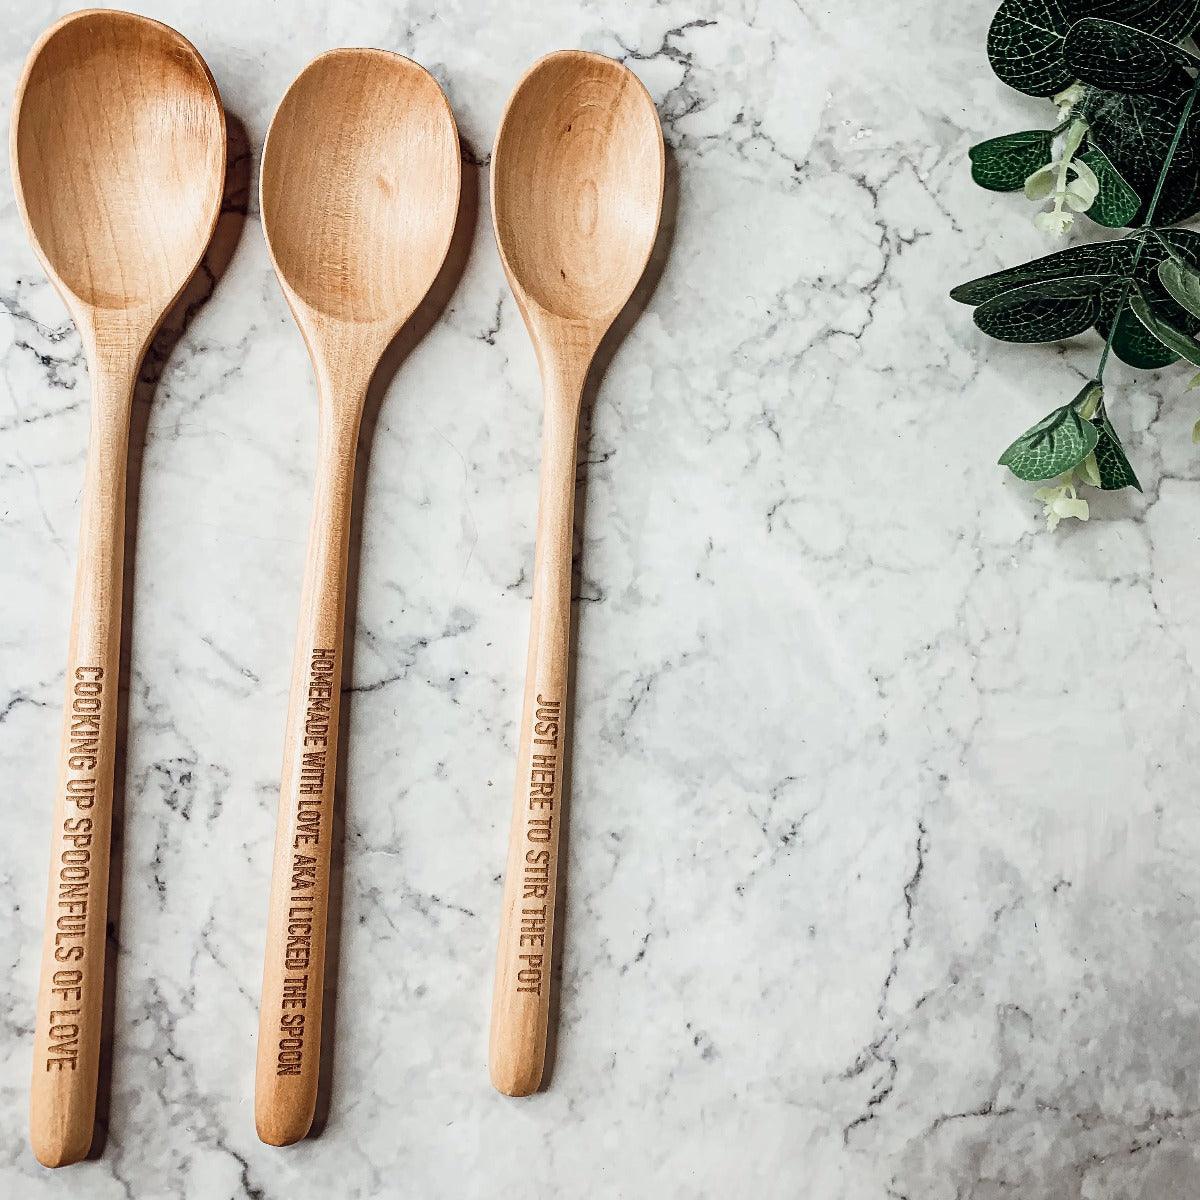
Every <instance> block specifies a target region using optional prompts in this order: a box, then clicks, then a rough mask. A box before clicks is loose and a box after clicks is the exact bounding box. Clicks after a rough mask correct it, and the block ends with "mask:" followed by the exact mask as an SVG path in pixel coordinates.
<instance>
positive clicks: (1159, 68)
mask: <svg viewBox="0 0 1200 1200" xmlns="http://www.w3.org/2000/svg"><path fill="white" fill-rule="evenodd" d="M1063 58H1064V60H1065V61H1066V64H1067V66H1068V67H1069V68H1070V69H1071V71H1072V72H1073V73H1074V75H1075V77H1076V78H1077V79H1079V80H1081V81H1082V82H1083V83H1087V84H1091V85H1092V86H1094V87H1098V88H1107V89H1109V90H1111V91H1115V92H1152V91H1154V90H1155V89H1156V88H1157V87H1159V86H1160V85H1161V84H1163V83H1164V82H1165V81H1167V80H1169V78H1170V76H1171V75H1172V74H1173V73H1174V71H1175V69H1176V68H1178V67H1190V66H1200V61H1198V60H1197V59H1195V58H1193V57H1192V56H1191V55H1190V54H1188V52H1187V51H1186V50H1184V49H1182V48H1181V47H1179V46H1177V45H1175V43H1174V42H1168V41H1167V40H1166V39H1164V38H1160V37H1156V36H1155V35H1154V34H1152V33H1147V32H1146V31H1145V30H1142V29H1134V28H1133V27H1132V26H1130V25H1123V24H1121V23H1120V22H1119V21H1102V20H1098V19H1097V18H1095V17H1085V18H1084V19H1083V20H1081V21H1076V22H1075V24H1074V25H1072V26H1071V28H1070V30H1069V31H1068V33H1067V36H1066V39H1065V40H1064V42H1063Z"/></svg>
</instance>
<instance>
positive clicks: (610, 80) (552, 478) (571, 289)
mask: <svg viewBox="0 0 1200 1200" xmlns="http://www.w3.org/2000/svg"><path fill="white" fill-rule="evenodd" d="M663 176H664V151H663V141H662V129H661V127H660V126H659V122H658V115H657V113H656V112H655V109H654V104H653V102H652V101H651V99H650V97H649V95H648V94H647V92H646V89H645V88H644V87H643V86H642V84H641V82H640V81H639V80H638V78H637V77H636V76H635V75H634V74H633V73H632V72H631V71H629V70H628V69H627V68H625V67H623V66H622V65H621V64H620V63H617V62H614V61H612V60H611V59H608V58H604V57H602V56H601V55H598V54H586V53H583V52H581V51H564V52H560V53H557V54H551V55H549V56H547V57H546V58H543V59H541V60H540V61H539V62H537V63H535V64H534V66H533V67H532V68H531V69H530V70H529V72H528V73H527V74H526V75H525V76H524V78H522V79H521V81H520V82H519V83H518V84H517V87H516V90H515V91H514V92H513V95H512V97H511V99H510V100H509V103H508V107H507V109H506V110H505V113H504V117H503V120H502V121H501V124H500V130H499V132H498V134H497V136H496V146H495V150H494V152H493V155H492V201H493V204H492V211H493V218H494V222H495V231H496V242H497V245H498V246H499V249H500V257H501V259H502V260H503V263H504V270H505V274H506V275H507V277H508V282H509V285H510V286H511V288H512V290H513V294H514V296H515V297H516V300H517V305H518V307H519V308H520V310H521V314H522V316H523V317H524V319H525V324H526V326H527V327H528V329H529V335H530V337H531V339H532V340H533V345H534V349H535V351H536V353H537V359H538V364H539V367H540V370H541V375H542V385H543V390H544V393H545V415H544V419H543V427H542V470H541V483H540V488H539V494H538V520H537V539H536V550H535V553H534V569H533V604H532V609H531V612H530V626H529V653H528V658H527V660H526V669H525V694H524V702H523V706H522V715H521V725H520V728H519V730H518V735H517V778H516V787H515V791H514V797H513V815H512V828H511V832H510V835H509V850H508V864H507V868H506V873H505V883H504V901H503V909H502V912H501V919H500V940H499V948H498V951H497V959H496V983H495V990H494V992H493V999H492V1031H491V1053H490V1059H491V1077H492V1083H493V1085H494V1086H495V1087H496V1088H497V1089H498V1090H499V1091H501V1092H504V1093H506V1094H507V1095H510V1096H524V1095H528V1094H529V1093H531V1092H534V1091H536V1090H537V1088H538V1087H539V1086H540V1084H541V1078H542V1072H543V1070H544V1066H545V1058H546V1038H547V1023H548V1019H549V1005H550V986H551V978H552V976H553V967H554V962H553V955H554V904H555V895H556V888H557V881H558V845H559V833H560V829H561V825H562V820H561V816H562V814H561V808H562V781H563V770H564V766H565V759H566V752H567V729H568V725H567V720H568V714H567V677H568V647H569V645H570V636H571V548H572V528H573V520H574V501H575V461H576V442H577V437H578V428H579V406H580V398H581V396H582V393H583V387H584V381H585V379H586V377H587V374H588V370H589V367H590V365H591V362H592V359H593V357H594V356H595V353H596V350H597V348H598V347H599V344H600V340H601V338H602V337H603V336H604V334H605V332H606V331H607V330H608V328H609V326H610V325H611V324H612V322H613V320H614V319H615V318H616V316H617V314H618V313H619V312H620V311H621V309H622V308H624V306H625V304H626V303H627V301H628V300H629V297H630V295H631V294H632V292H633V289H634V287H635V286H636V285H637V282H638V280H639V278H640V277H641V275H642V272H643V271H644V270H645V267H646V263H647V261H648V259H649V257H650V252H651V250H652V249H653V246H654V240H655V236H656V234H657V231H658V222H659V216H660V213H661V210H662V194H663Z"/></svg>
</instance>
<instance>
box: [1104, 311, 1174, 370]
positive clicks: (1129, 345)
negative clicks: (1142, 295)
mask: <svg viewBox="0 0 1200 1200" xmlns="http://www.w3.org/2000/svg"><path fill="white" fill-rule="evenodd" d="M1100 332H1101V333H1102V334H1104V336H1105V337H1107V336H1108V329H1107V327H1105V328H1101V329H1100ZM1112 348H1113V353H1114V354H1115V355H1116V356H1117V357H1118V358H1119V359H1120V360H1121V361H1122V362H1123V363H1127V364H1128V365H1129V366H1131V367H1136V368H1137V369H1138V370H1139V371H1157V370H1158V369H1159V368H1160V367H1169V366H1170V365H1171V364H1172V363H1173V362H1178V361H1179V355H1178V354H1176V353H1175V352H1174V351H1172V350H1168V349H1167V347H1166V346H1164V345H1163V344H1162V342H1160V341H1159V340H1158V338H1156V337H1155V336H1154V335H1153V334H1152V333H1151V332H1150V331H1149V330H1148V329H1147V328H1146V327H1145V325H1143V324H1142V323H1141V321H1139V320H1138V319H1137V317H1135V316H1134V315H1133V313H1131V312H1130V311H1129V309H1128V307H1126V308H1124V309H1122V311H1121V316H1120V319H1119V320H1118V321H1117V328H1116V331H1115V332H1114V333H1113V336H1112Z"/></svg>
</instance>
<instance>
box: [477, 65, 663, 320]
mask: <svg viewBox="0 0 1200 1200" xmlns="http://www.w3.org/2000/svg"><path fill="white" fill-rule="evenodd" d="M663 175H664V153H663V141H662V132H661V129H660V127H659V123H658V114H657V112H656V111H655V109H654V103H653V101H652V100H651V99H650V97H649V95H648V94H647V92H646V89H645V87H644V86H643V85H642V83H641V81H640V80H639V79H638V77H637V76H636V75H634V74H633V72H632V71H630V70H628V69H627V68H626V67H623V66H622V65H621V64H620V63H618V62H614V61H613V60H612V59H610V58H604V57H603V56H602V55H599V54H587V53H584V52H583V51H575V50H567V51H561V52H559V53H557V54H551V55H549V56H547V57H546V58H543V59H542V60H541V61H540V62H538V63H536V64H535V65H534V66H533V68H532V69H531V70H530V71H529V72H528V73H527V74H526V75H525V77H524V78H523V79H522V80H521V81H520V83H518V84H517V88H516V91H515V92H514V93H513V96H512V98H511V100H510V101H509V104H508V108H507V110H506V111H505V113H504V119H503V121H502V123H501V127H500V133H499V135H498V136H497V138H496V152H495V156H494V158H493V169H492V195H493V206H494V207H493V211H494V219H495V225H496V241H497V243H498V244H499V247H500V255H501V257H502V259H503V261H504V266H505V270H506V271H507V273H508V278H509V281H510V282H511V284H512V286H513V288H514V289H520V291H522V292H523V293H524V295H525V298H526V300H527V301H532V302H533V303H534V304H535V305H537V307H538V308H540V309H542V310H543V311H544V312H546V313H547V314H550V315H552V316H554V317H558V318H561V319H563V320H567V321H584V322H591V323H596V324H602V325H603V326H604V327H605V328H607V326H608V325H609V324H610V323H611V322H612V320H613V318H614V317H615V316H616V315H617V313H619V312H620V311H621V309H622V308H623V307H624V306H625V304H626V302H627V301H628V299H629V297H630V295H631V294H632V292H633V289H634V287H635V286H636V285H637V282H638V280H639V279H640V278H641V276H642V272H643V271H644V270H645V268H646V263H647V261H648V260H649V257H650V252H651V250H652V249H653V247H654V240H655V237H656V235H657V233H658V222H659V215H660V213H661V210H662V194H663Z"/></svg>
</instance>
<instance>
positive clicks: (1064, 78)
mask: <svg viewBox="0 0 1200 1200" xmlns="http://www.w3.org/2000/svg"><path fill="white" fill-rule="evenodd" d="M1085 17H1109V18H1111V19H1113V20H1116V21H1120V22H1122V23H1123V24H1125V25H1129V26H1131V27H1132V28H1134V29H1141V30H1145V31H1146V32H1147V33H1152V34H1154V35H1156V36H1157V37H1160V38H1163V39H1164V40H1166V41H1168V42H1177V41H1179V40H1180V39H1181V38H1183V37H1186V36H1187V35H1188V34H1190V33H1191V32H1192V30H1194V29H1195V28H1196V26H1197V24H1200V0H1126V2H1124V3H1121V2H1120V0H1004V2H1003V3H1002V4H1001V5H1000V8H999V9H998V10H997V12H996V15H995V17H994V18H993V19H992V24H991V28H990V29H989V30H988V44H987V49H988V58H989V60H990V61H991V64H992V69H993V70H994V71H995V72H996V74H997V75H998V76H999V77H1000V78H1001V79H1002V80H1003V81H1004V82H1005V83H1007V84H1008V85H1009V86H1010V87H1014V88H1016V89H1017V91H1019V92H1025V93H1027V94H1028V95H1030V96H1053V95H1054V93H1055V92H1061V91H1062V90H1063V89H1064V88H1065V87H1066V86H1067V85H1068V84H1070V83H1071V82H1072V81H1073V80H1074V79H1075V74H1074V72H1073V71H1072V69H1071V68H1070V67H1069V66H1068V65H1067V62H1066V60H1065V58H1064V57H1063V44H1064V41H1065V39H1066V36H1067V34H1068V32H1069V31H1070V29H1071V27H1072V26H1073V25H1074V24H1075V23H1076V22H1077V21H1079V20H1081V19H1083V18H1085Z"/></svg>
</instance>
